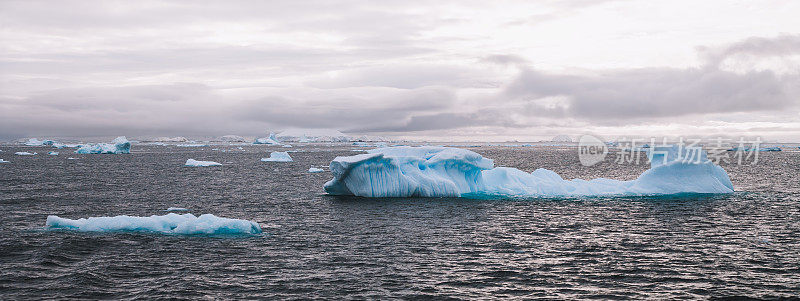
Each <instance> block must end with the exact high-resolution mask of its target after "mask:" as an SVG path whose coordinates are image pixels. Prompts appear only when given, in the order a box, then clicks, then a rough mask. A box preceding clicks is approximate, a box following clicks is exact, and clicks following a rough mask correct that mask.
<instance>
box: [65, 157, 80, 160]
mask: <svg viewBox="0 0 800 301" xmlns="http://www.w3.org/2000/svg"><path fill="white" fill-rule="evenodd" d="M67 160H78V158H73V157H69V158H67Z"/></svg>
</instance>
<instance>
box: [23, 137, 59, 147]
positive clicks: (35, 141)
mask: <svg viewBox="0 0 800 301" xmlns="http://www.w3.org/2000/svg"><path fill="white" fill-rule="evenodd" d="M53 143H56V142H55V141H53V140H39V139H36V138H31V139H28V141H26V142H25V145H27V146H43V145H53Z"/></svg>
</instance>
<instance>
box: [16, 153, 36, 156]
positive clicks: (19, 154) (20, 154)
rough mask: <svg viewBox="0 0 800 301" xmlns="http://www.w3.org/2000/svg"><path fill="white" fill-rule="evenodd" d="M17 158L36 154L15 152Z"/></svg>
mask: <svg viewBox="0 0 800 301" xmlns="http://www.w3.org/2000/svg"><path fill="white" fill-rule="evenodd" d="M14 154H15V155H17V156H35V155H36V154H37V153H29V152H16V153H14Z"/></svg>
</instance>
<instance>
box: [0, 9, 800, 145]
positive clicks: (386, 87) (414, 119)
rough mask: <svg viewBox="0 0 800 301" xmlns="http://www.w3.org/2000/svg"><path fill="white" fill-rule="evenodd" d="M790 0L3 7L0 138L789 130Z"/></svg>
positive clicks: (794, 128) (773, 135)
mask: <svg viewBox="0 0 800 301" xmlns="http://www.w3.org/2000/svg"><path fill="white" fill-rule="evenodd" d="M798 12H800V1H730V0H726V1H708V0H706V1H695V0H691V1H602V0H597V1H593V0H574V1H424V2H416V1H407V0H403V1H298V0H292V1H141V0H137V1H31V0H25V1H8V0H2V1H0V138H19V137H33V136H36V137H47V136H100V135H103V136H106V135H128V136H134V137H135V136H137V135H184V136H192V135H224V134H238V135H264V134H265V132H266V131H268V130H273V131H280V130H281V129H289V128H334V129H338V130H341V131H343V132H346V133H351V134H368V135H383V136H395V137H404V138H409V137H420V138H426V139H430V138H437V137H438V138H442V139H448V140H449V139H454V140H481V141H488V140H495V141H497V140H505V139H521V140H525V139H526V138H539V137H550V136H554V135H557V134H568V135H578V134H583V133H593V134H601V135H605V136H607V137H619V136H626V135H627V136H633V135H640V136H664V135H671V136H675V135H707V136H715V135H746V136H754V135H758V136H762V137H765V138H767V139H773V140H775V139H777V140H783V141H800V18H798Z"/></svg>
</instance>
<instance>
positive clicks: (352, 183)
mask: <svg viewBox="0 0 800 301" xmlns="http://www.w3.org/2000/svg"><path fill="white" fill-rule="evenodd" d="M330 170H331V173H332V174H333V177H334V178H333V179H332V180H330V181H328V182H327V183H325V187H324V188H325V191H326V192H327V193H329V194H332V195H356V196H364V197H462V196H465V197H470V196H474V197H486V196H500V197H577V196H635V195H668V194H679V193H731V192H733V184H732V183H731V180H730V178H729V177H728V174H727V173H726V172H725V170H724V169H722V168H721V167H719V166H717V165H715V164H714V163H712V162H710V161H708V159H707V158H706V156H705V153H704V152H703V151H702V150H699V152H695V153H691V152H690V153H686V154H680V153H679V152H677V148H676V147H668V148H660V149H658V150H657V151H655V152H654V153H653V154H652V160H651V167H650V169H648V170H647V171H645V172H644V173H642V174H641V175H640V176H639V177H638V178H637V179H635V180H631V181H620V180H613V179H604V178H599V179H594V180H589V181H587V180H581V179H573V180H564V179H563V178H561V176H559V175H558V174H556V173H555V172H553V171H550V170H547V169H542V168H540V169H537V170H535V171H533V172H531V173H527V172H524V171H521V170H519V169H515V168H508V167H494V162H493V161H492V160H490V159H486V158H484V157H482V156H481V155H479V154H477V153H475V152H472V151H469V150H464V149H458V148H450V147H428V146H426V147H408V146H401V147H388V148H379V149H374V150H370V151H368V153H367V154H360V155H355V156H346V157H336V159H334V160H333V161H332V162H331V164H330Z"/></svg>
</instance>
